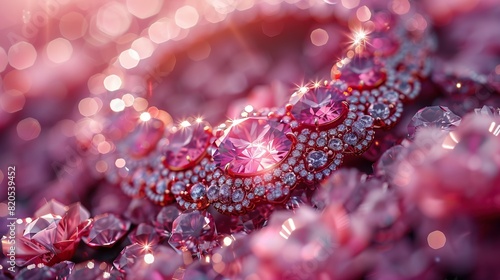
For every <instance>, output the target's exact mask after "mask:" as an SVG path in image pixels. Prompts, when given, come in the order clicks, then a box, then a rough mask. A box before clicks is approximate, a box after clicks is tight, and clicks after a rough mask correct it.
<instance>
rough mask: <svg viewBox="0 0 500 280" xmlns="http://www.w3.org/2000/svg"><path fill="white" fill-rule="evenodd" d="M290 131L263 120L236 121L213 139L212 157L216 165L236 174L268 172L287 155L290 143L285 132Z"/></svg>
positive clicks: (246, 119) (261, 118)
mask: <svg viewBox="0 0 500 280" xmlns="http://www.w3.org/2000/svg"><path fill="white" fill-rule="evenodd" d="M291 132H292V131H291V128H290V127H289V126H288V125H286V124H283V123H279V122H277V121H272V120H268V119H267V118H265V117H251V118H245V119H239V120H236V121H234V122H233V124H232V125H231V126H230V127H229V128H227V129H226V130H225V131H224V135H223V136H221V137H220V138H219V139H217V140H216V142H215V144H216V145H217V150H216V151H215V153H214V155H213V158H214V161H215V163H216V164H217V166H219V167H223V168H224V167H226V166H227V165H228V164H229V170H230V171H232V172H234V173H236V174H247V175H248V174H252V173H255V172H260V171H264V170H268V169H269V168H272V167H274V166H275V165H276V164H277V163H279V162H281V161H282V160H283V159H284V158H285V157H286V156H287V155H288V153H289V152H290V149H291V148H292V141H291V140H290V139H288V137H287V133H291Z"/></svg>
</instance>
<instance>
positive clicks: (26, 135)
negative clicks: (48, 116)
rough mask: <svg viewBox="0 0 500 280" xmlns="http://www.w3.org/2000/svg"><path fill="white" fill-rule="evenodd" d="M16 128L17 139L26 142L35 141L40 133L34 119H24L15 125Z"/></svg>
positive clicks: (37, 123)
mask: <svg viewBox="0 0 500 280" xmlns="http://www.w3.org/2000/svg"><path fill="white" fill-rule="evenodd" d="M16 128H17V135H18V136H19V138H21V139H23V140H26V141H29V140H33V139H36V138H37V137H38V136H39V135H40V132H41V131H42V127H41V126H40V123H39V122H38V121H37V120H36V119H34V118H26V119H24V120H22V121H20V122H19V123H17V127H16Z"/></svg>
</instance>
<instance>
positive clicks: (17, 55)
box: [8, 41, 37, 70]
mask: <svg viewBox="0 0 500 280" xmlns="http://www.w3.org/2000/svg"><path fill="white" fill-rule="evenodd" d="M8 56H9V63H10V65H11V66H12V67H14V68H16V69H18V70H23V69H26V68H29V67H31V66H33V64H35V60H36V57H37V52H36V49H35V47H33V45H32V44H30V43H28V42H24V41H23V42H18V43H16V44H15V45H12V46H11V47H10V48H9V53H8Z"/></svg>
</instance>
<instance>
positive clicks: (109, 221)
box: [83, 214, 130, 247]
mask: <svg viewBox="0 0 500 280" xmlns="http://www.w3.org/2000/svg"><path fill="white" fill-rule="evenodd" d="M129 228H130V222H128V221H125V220H123V219H121V218H119V217H117V216H115V215H114V214H102V215H98V216H96V217H94V221H93V222H92V225H91V229H90V232H89V234H88V236H86V237H84V238H83V241H84V242H85V243H86V244H87V245H89V246H93V247H100V246H112V245H113V244H115V243H116V241H118V240H119V239H120V238H122V237H123V236H124V235H125V234H126V233H127V231H128V229H129Z"/></svg>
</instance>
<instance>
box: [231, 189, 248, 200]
mask: <svg viewBox="0 0 500 280" xmlns="http://www.w3.org/2000/svg"><path fill="white" fill-rule="evenodd" d="M232 197H233V202H241V201H243V198H245V193H243V191H242V190H235V191H234V192H233V196H232Z"/></svg>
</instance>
